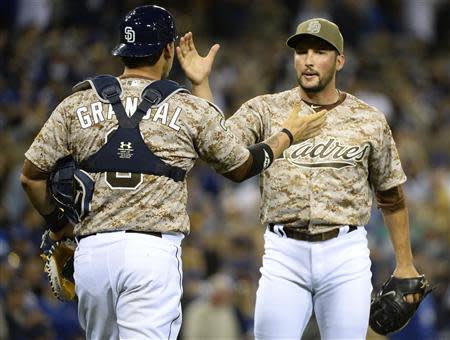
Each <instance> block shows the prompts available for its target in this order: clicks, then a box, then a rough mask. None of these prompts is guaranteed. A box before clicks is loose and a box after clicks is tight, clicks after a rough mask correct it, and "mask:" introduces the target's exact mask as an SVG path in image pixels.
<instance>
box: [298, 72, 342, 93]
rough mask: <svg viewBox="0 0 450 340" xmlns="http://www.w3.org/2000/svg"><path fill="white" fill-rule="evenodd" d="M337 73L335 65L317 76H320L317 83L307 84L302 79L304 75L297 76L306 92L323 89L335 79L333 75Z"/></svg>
mask: <svg viewBox="0 0 450 340" xmlns="http://www.w3.org/2000/svg"><path fill="white" fill-rule="evenodd" d="M335 73H336V67H333V68H332V69H331V70H329V71H328V72H326V73H325V74H324V75H323V76H320V75H319V74H318V75H317V77H318V78H319V82H318V83H317V84H316V85H306V84H304V83H303V81H302V75H300V77H298V78H297V81H298V84H299V85H300V87H301V88H302V90H303V91H305V92H306V93H317V92H320V91H322V90H323V89H324V88H326V87H327V86H328V84H330V82H331V81H332V80H333V77H334V75H335Z"/></svg>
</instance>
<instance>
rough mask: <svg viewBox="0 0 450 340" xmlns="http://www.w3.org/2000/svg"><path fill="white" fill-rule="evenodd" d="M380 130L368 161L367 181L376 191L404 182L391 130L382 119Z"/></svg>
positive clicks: (404, 177)
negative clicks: (375, 145)
mask: <svg viewBox="0 0 450 340" xmlns="http://www.w3.org/2000/svg"><path fill="white" fill-rule="evenodd" d="M381 129H382V131H381V133H380V136H379V140H378V142H377V147H375V148H373V149H372V152H371V155H370V160H369V180H370V183H371V184H372V186H373V187H374V189H375V190H377V191H384V190H388V189H391V188H393V187H395V186H397V185H400V184H402V183H404V182H405V181H406V175H405V173H404V171H403V168H402V165H401V163H400V157H399V155H398V151H397V147H396V146H395V142H394V138H393V137H392V132H391V129H390V128H389V125H388V123H387V122H386V119H385V118H384V117H383V118H382V128H381Z"/></svg>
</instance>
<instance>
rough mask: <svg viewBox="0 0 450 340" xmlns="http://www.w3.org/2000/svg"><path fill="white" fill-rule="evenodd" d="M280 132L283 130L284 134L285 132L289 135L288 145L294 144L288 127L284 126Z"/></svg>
mask: <svg viewBox="0 0 450 340" xmlns="http://www.w3.org/2000/svg"><path fill="white" fill-rule="evenodd" d="M280 132H283V133H284V134H286V135H287V136H288V137H289V146H291V145H292V144H294V135H293V134H292V132H291V131H290V130H289V129H287V128H285V127H284V128H282V129H281V131H280Z"/></svg>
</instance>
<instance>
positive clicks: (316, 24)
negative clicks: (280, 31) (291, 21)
mask: <svg viewBox="0 0 450 340" xmlns="http://www.w3.org/2000/svg"><path fill="white" fill-rule="evenodd" d="M305 35H312V36H315V37H318V38H321V39H323V40H325V41H326V42H328V43H330V44H331V45H333V47H334V48H336V50H337V51H338V52H339V54H343V53H344V38H343V37H342V34H341V32H340V31H339V27H338V26H337V25H336V24H335V23H334V22H331V21H329V20H327V19H323V18H314V19H309V20H306V21H303V22H302V23H300V24H299V25H298V26H297V31H296V33H295V34H294V35H293V36H291V37H289V39H288V40H287V41H286V44H287V45H288V46H289V47H292V48H295V46H296V44H297V42H298V41H299V39H300V38H301V37H303V36H305Z"/></svg>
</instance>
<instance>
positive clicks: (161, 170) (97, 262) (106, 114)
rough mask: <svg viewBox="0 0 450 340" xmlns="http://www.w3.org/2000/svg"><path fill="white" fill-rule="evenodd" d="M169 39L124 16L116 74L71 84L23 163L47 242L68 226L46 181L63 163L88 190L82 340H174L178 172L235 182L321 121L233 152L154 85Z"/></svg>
mask: <svg viewBox="0 0 450 340" xmlns="http://www.w3.org/2000/svg"><path fill="white" fill-rule="evenodd" d="M176 38H177V35H176V30H175V24H174V21H173V18H172V15H171V14H170V13H169V12H168V11H167V10H165V9H164V8H161V7H158V6H142V7H137V8H135V9H134V10H133V11H131V12H130V13H128V14H127V15H126V16H125V17H124V19H123V21H122V22H121V25H120V39H121V41H120V44H119V45H117V46H116V47H115V48H114V50H113V55H115V56H120V57H121V60H122V62H123V64H124V72H123V74H122V75H121V76H120V77H118V78H115V77H112V76H100V77H95V78H92V79H89V80H88V81H85V82H82V83H80V84H78V85H77V86H76V87H75V91H76V92H75V93H73V94H72V95H70V96H69V97H67V98H66V99H64V100H63V101H62V102H61V103H60V104H59V105H58V106H57V107H56V109H55V110H54V112H53V113H52V114H51V116H50V118H49V119H48V121H47V122H46V123H45V125H44V126H43V128H42V129H41V131H40V132H39V134H38V135H37V137H36V138H35V140H34V142H33V143H32V145H31V146H30V148H29V149H28V151H27V152H26V154H25V157H26V160H25V162H24V167H23V173H22V177H21V181H22V185H23V186H24V189H25V190H26V192H27V194H28V196H29V198H30V200H31V202H32V203H33V205H34V206H35V208H36V209H37V210H38V211H39V212H40V213H41V214H42V215H43V217H44V219H45V220H46V222H47V223H48V225H49V226H50V230H51V231H52V237H53V239H55V240H57V239H61V238H63V237H66V236H70V235H71V233H72V226H71V224H70V223H68V219H67V216H66V215H65V214H64V212H62V211H61V210H60V209H58V208H56V206H55V204H54V202H53V201H52V200H51V199H50V198H49V195H48V193H47V184H46V179H47V177H48V175H49V172H50V171H52V169H53V167H54V166H55V164H57V161H58V160H60V159H65V158H63V157H66V156H68V155H72V156H73V158H74V159H75V161H76V162H77V163H78V164H79V165H80V167H81V168H82V169H84V170H85V173H86V174H87V175H88V177H89V178H90V180H91V181H92V182H94V183H95V186H93V192H88V189H87V188H88V187H84V190H82V191H80V194H81V195H82V199H83V200H84V201H85V200H86V198H87V197H90V196H91V195H92V197H91V201H90V202H84V203H87V204H83V207H84V209H85V210H84V212H83V213H84V215H87V216H86V217H85V218H84V219H83V220H82V221H81V222H79V223H78V224H76V225H75V227H74V229H73V233H74V235H75V239H76V240H77V243H78V247H77V249H76V251H75V261H74V267H75V272H74V279H75V286H76V294H77V296H78V315H79V321H80V324H81V326H82V328H83V329H84V330H85V332H86V337H87V338H88V339H119V338H121V339H176V338H177V335H178V332H179V329H180V324H181V307H180V298H181V294H182V273H181V268H182V267H181V248H180V245H181V241H182V239H183V238H184V236H185V235H187V234H188V233H189V219H188V215H187V212H186V201H187V191H186V181H185V176H186V173H187V172H188V171H189V170H190V169H192V167H193V166H194V163H195V161H196V160H197V159H198V158H201V159H203V160H205V161H206V162H207V163H209V164H210V165H211V166H212V167H214V169H215V170H216V171H218V172H219V173H221V174H223V175H224V176H226V177H228V178H230V179H232V180H234V181H242V180H244V179H246V178H249V177H251V176H253V175H256V174H258V173H260V172H261V171H262V170H263V169H265V168H267V167H268V166H270V165H271V163H272V162H273V159H275V158H277V157H279V156H280V155H281V153H282V152H283V151H284V150H285V149H286V148H287V147H289V146H290V145H291V144H292V143H297V142H299V141H300V140H303V139H305V138H308V137H311V136H314V135H316V134H317V133H318V132H319V129H320V127H321V125H322V124H323V122H324V120H325V113H324V112H325V111H323V112H321V113H319V114H317V115H314V116H308V117H306V116H300V115H298V109H295V108H294V109H293V110H292V114H291V115H286V117H287V116H289V118H287V119H286V120H285V122H284V124H280V130H279V131H276V132H275V133H274V134H273V135H272V136H270V137H269V138H268V139H267V140H265V141H264V142H261V143H257V144H255V145H253V146H250V147H248V148H247V147H245V146H243V145H241V144H239V142H238V141H237V139H236V137H235V136H234V135H233V134H231V132H230V131H229V130H228V129H227V128H226V127H225V125H224V120H223V114H222V113H221V112H220V110H219V109H218V108H217V107H215V106H214V104H211V103H209V102H207V101H206V100H203V99H200V98H197V97H194V96H192V95H190V94H189V93H188V91H187V90H185V89H183V88H181V87H180V86H178V85H177V84H176V83H175V82H172V81H168V80H161V79H164V78H166V77H167V76H168V74H169V72H170V70H171V67H172V63H173V59H174V55H175V49H174V41H175V40H176ZM214 53H215V50H214V49H213V50H211V55H210V56H209V57H210V58H212V59H213V54H214ZM151 104H158V105H156V106H151ZM142 105H144V106H142ZM145 105H148V106H145ZM143 107H144V109H143ZM289 110H290V111H291V108H290V109H289ZM85 179H86V178H85ZM91 187H92V186H91ZM87 210H90V212H89V213H88V214H86V211H87Z"/></svg>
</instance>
